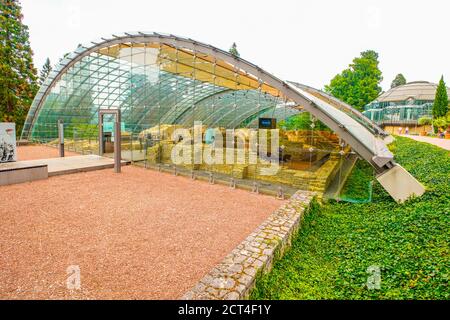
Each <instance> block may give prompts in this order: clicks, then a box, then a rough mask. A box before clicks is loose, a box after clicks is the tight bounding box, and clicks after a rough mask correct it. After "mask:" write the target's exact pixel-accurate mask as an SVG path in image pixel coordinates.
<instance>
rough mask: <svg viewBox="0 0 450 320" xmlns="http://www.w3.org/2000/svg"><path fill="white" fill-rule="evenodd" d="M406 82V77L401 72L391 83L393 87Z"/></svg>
mask: <svg viewBox="0 0 450 320" xmlns="http://www.w3.org/2000/svg"><path fill="white" fill-rule="evenodd" d="M404 84H406V78H405V76H404V75H403V74H401V73H399V74H398V75H397V76H396V77H395V79H394V80H393V81H392V83H391V89H393V88H396V87H399V86H402V85H404Z"/></svg>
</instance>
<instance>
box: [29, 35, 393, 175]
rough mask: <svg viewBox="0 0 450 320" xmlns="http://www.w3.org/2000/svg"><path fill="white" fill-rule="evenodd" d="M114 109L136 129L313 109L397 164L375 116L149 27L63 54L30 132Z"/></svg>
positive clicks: (364, 152) (382, 166) (377, 161)
mask: <svg viewBox="0 0 450 320" xmlns="http://www.w3.org/2000/svg"><path fill="white" fill-rule="evenodd" d="M313 93H314V94H316V92H313ZM110 108H115V109H120V110H121V111H122V121H123V122H124V123H125V125H126V127H127V130H128V132H132V133H140V132H142V131H143V130H146V129H149V128H152V127H155V126H157V127H159V126H161V125H165V124H171V125H175V126H182V127H189V126H191V125H193V124H194V123H195V122H196V121H202V123H203V124H204V125H206V126H209V127H211V128H217V127H220V128H227V129H234V128H241V127H249V126H252V125H256V124H257V119H258V118H259V117H261V116H266V115H267V116H271V117H276V118H277V119H279V120H282V119H285V118H287V117H289V116H292V115H293V114H296V113H298V112H301V111H308V112H310V113H311V114H312V115H313V116H314V117H315V118H316V119H317V120H320V121H321V122H323V123H324V124H325V125H327V126H328V127H329V128H330V129H331V130H333V131H335V132H336V133H337V134H339V136H340V138H342V139H343V140H344V141H345V142H346V143H348V144H349V145H350V146H351V147H352V148H353V150H355V151H356V152H357V153H358V154H359V155H360V156H361V157H362V158H364V159H365V160H367V161H368V162H369V163H371V164H372V165H373V166H374V167H375V169H376V170H377V172H379V173H381V172H383V171H385V170H389V169H390V168H391V167H392V165H393V164H392V161H393V155H392V153H390V152H389V150H388V149H387V147H386V145H385V142H384V141H383V140H382V138H381V137H379V136H378V135H377V134H376V133H374V132H373V124H371V125H370V123H369V121H370V120H366V121H363V122H358V121H357V120H355V118H353V117H352V116H351V115H350V112H348V110H347V108H344V110H346V111H345V112H344V111H343V109H342V108H339V109H338V108H336V106H335V103H334V104H330V102H329V99H328V98H326V97H324V96H323V95H320V94H316V95H313V94H311V93H310V92H307V91H305V90H303V89H302V88H300V87H297V86H294V85H292V84H290V83H287V82H284V81H282V80H280V79H279V78H277V77H275V76H273V75H272V74H270V73H268V72H266V71H264V70H263V69H261V68H259V67H258V66H256V65H254V64H252V63H251V62H248V61H246V60H243V59H241V58H239V57H235V56H232V55H231V54H230V53H229V52H225V51H223V50H220V49H218V48H215V47H213V46H210V45H208V44H204V43H201V42H198V41H195V40H192V39H187V38H183V37H178V36H174V35H166V34H160V33H147V32H130V33H124V34H120V35H112V36H110V37H107V38H101V39H99V40H96V41H93V42H91V43H88V44H85V45H81V46H79V47H78V48H77V49H76V50H75V51H74V52H73V53H71V54H70V55H69V56H67V57H66V58H65V59H63V60H62V61H61V62H60V64H59V65H58V66H57V67H56V68H55V69H54V70H53V71H52V73H51V74H50V75H49V77H48V78H47V80H46V81H45V83H44V84H43V85H42V86H41V88H40V90H39V92H38V94H37V95H36V97H35V99H34V101H33V104H32V106H31V108H30V110H29V113H28V116H27V119H26V122H25V125H24V128H23V131H22V137H23V138H25V139H26V138H28V139H32V140H33V139H38V138H44V139H46V141H51V139H55V138H56V137H57V122H58V120H63V121H64V123H65V124H67V125H71V126H72V127H73V128H72V130H74V132H75V131H76V132H78V131H79V129H78V127H79V126H80V125H85V127H86V126H94V127H95V125H98V119H97V120H96V118H97V115H98V112H99V110H102V109H110ZM77 126H78V127H77ZM82 128H84V127H82ZM82 130H83V129H82Z"/></svg>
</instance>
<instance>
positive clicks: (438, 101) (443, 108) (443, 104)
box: [433, 76, 448, 118]
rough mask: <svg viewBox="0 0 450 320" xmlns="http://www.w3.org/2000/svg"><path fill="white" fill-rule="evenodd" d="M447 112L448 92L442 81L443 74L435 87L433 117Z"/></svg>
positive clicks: (441, 115)
mask: <svg viewBox="0 0 450 320" xmlns="http://www.w3.org/2000/svg"><path fill="white" fill-rule="evenodd" d="M447 112H448V93H447V86H446V85H445V82H444V76H442V77H441V80H440V81H439V85H438V87H437V89H436V97H435V99H434V104H433V117H434V118H439V117H444V116H445V115H446V114H447Z"/></svg>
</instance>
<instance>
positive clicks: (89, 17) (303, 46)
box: [21, 0, 450, 90]
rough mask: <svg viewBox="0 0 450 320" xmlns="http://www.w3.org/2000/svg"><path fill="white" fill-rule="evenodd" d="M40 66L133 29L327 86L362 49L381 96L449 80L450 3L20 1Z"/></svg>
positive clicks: (437, 0) (436, 0) (389, 0)
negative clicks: (402, 80)
mask: <svg viewBox="0 0 450 320" xmlns="http://www.w3.org/2000/svg"><path fill="white" fill-rule="evenodd" d="M21 3H22V6H23V14H24V22H25V23H26V24H27V25H28V26H29V28H30V36H31V45H32V48H33V50H34V55H35V64H36V67H38V68H39V69H40V68H41V67H42V65H43V63H44V62H45V59H46V58H47V57H50V59H51V60H52V63H55V62H57V61H58V60H59V58H60V57H62V55H64V53H66V52H70V51H73V50H74V49H75V48H76V46H77V45H78V44H79V43H86V42H88V41H91V40H95V39H98V38H100V37H102V36H108V35H110V34H112V33H119V32H126V31H156V32H163V33H170V34H176V35H180V36H185V37H189V38H192V39H195V40H198V41H201V42H206V43H208V44H211V45H214V46H216V47H218V48H221V49H224V50H228V49H229V48H230V46H231V44H232V43H233V42H236V43H237V44H238V50H239V52H240V54H241V57H242V58H244V59H247V60H249V61H250V62H253V63H255V64H257V65H259V66H260V67H261V68H263V69H264V70H266V71H268V72H271V73H273V74H274V75H276V76H278V77H279V78H281V79H283V80H293V81H297V82H301V83H304V84H307V85H310V86H313V87H316V88H323V86H324V85H325V84H327V83H328V82H329V81H330V79H331V78H332V77H333V76H334V75H335V74H337V73H339V72H341V71H342V70H343V69H344V68H346V67H347V66H348V64H349V63H351V61H352V59H353V58H354V57H356V56H357V55H359V53H360V52H361V51H364V50H367V49H373V50H376V51H377V52H378V53H379V54H380V61H381V64H380V68H381V70H382V71H383V75H384V79H385V80H384V82H383V84H382V86H383V89H385V90H386V89H388V88H389V86H390V83H391V81H392V79H393V78H394V77H395V75H396V74H397V73H400V72H401V73H403V74H404V75H405V77H406V78H407V80H408V81H416V80H427V81H432V82H438V80H439V78H440V76H441V75H442V74H444V77H445V78H446V80H447V84H449V83H450V61H449V57H450V33H449V31H450V1H448V0H426V1H425V0H417V1H416V0H409V1H407V0H359V1H358V0H340V1H337V0H334V1H333V0H309V1H305V0H269V1H267V0H259V1H256V0H221V1H216V0H170V1H162V0H21Z"/></svg>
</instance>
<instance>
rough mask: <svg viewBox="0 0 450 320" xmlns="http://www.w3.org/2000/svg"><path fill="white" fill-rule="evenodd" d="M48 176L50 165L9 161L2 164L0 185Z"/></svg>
mask: <svg viewBox="0 0 450 320" xmlns="http://www.w3.org/2000/svg"><path fill="white" fill-rule="evenodd" d="M47 178H48V165H46V164H34V165H31V164H24V163H20V162H9V163H2V164H0V186H6V185H11V184H18V183H24V182H29V181H35V180H43V179H47Z"/></svg>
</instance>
